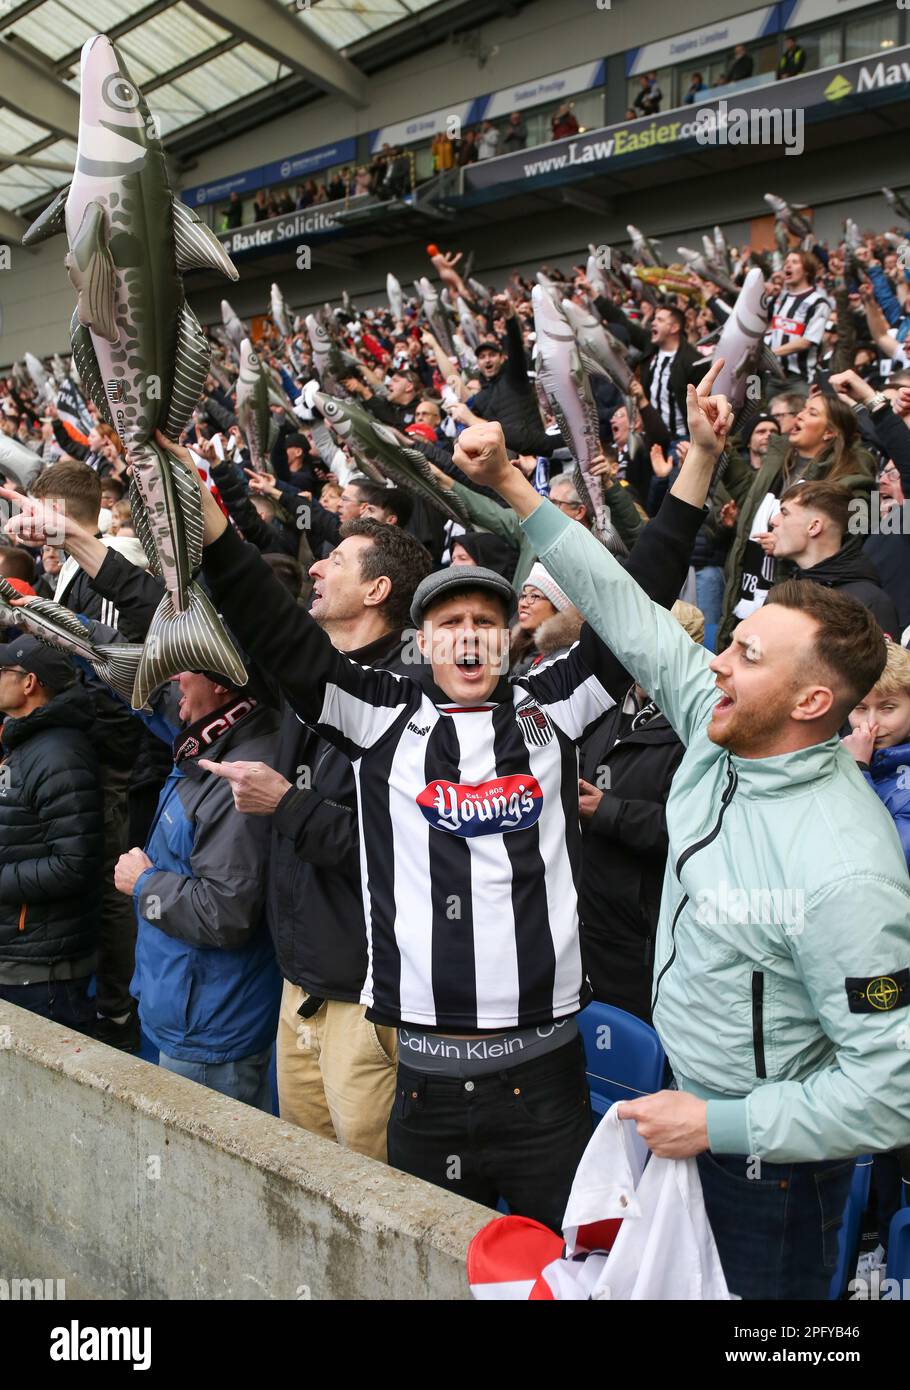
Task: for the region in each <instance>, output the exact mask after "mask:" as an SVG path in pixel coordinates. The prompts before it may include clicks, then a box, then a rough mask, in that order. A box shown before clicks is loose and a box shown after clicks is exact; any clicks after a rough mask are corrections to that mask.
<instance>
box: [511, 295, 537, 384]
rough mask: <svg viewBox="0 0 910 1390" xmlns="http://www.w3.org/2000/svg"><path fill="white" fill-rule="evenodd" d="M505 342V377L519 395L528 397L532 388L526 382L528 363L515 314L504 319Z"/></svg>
mask: <svg viewBox="0 0 910 1390" xmlns="http://www.w3.org/2000/svg"><path fill="white" fill-rule="evenodd" d="M506 341H507V343H508V357H507V359H506V377H507V379H508V381H509V384H510V385H511V386H512V387H513V388H514V389H515V390H516V391H518V392H520V394H521V395H523V396H530V395H531V394H532V393H533V389H534V388H533V387H532V386H531V383H530V381H529V380H528V361H527V358H526V357H525V345H524V343H523V341H522V337H521V324H520V322H519V318H518V315H517V314H512V317H511V318H508V319H506Z"/></svg>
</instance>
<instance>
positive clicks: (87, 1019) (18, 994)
mask: <svg viewBox="0 0 910 1390" xmlns="http://www.w3.org/2000/svg"><path fill="white" fill-rule="evenodd" d="M90 978H91V977H90V976H87V977H86V978H85V979H84V980H38V981H36V982H35V983H34V984H30V985H4V984H0V999H5V1000H6V1002H7V1004H17V1005H18V1006H19V1008H20V1009H28V1010H29V1012H30V1013H33V1014H40V1015H41V1017H42V1018H50V1019H53V1021H54V1023H61V1024H63V1026H64V1028H75V1029H77V1031H78V1032H80V1033H91V1031H92V1024H93V1023H94V1019H95V1007H94V1002H93V1001H92V1000H91V999H89V997H88V986H89V980H90Z"/></svg>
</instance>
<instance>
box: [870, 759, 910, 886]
mask: <svg viewBox="0 0 910 1390" xmlns="http://www.w3.org/2000/svg"><path fill="white" fill-rule="evenodd" d="M864 775H865V778H866V781H867V782H868V783H869V785H870V786H871V787H872V788H873V790H874V791H875V792H876V793H877V794H878V795H879V796H880V797H881V799H882V801H883V802H884V803H885V806H886V807H887V810H888V815H889V816H890V817H891V819H892V820H893V821H894V824H895V826H896V828H897V833H898V835H899V836H900V839H901V845H902V846H903V850H904V856H905V858H906V860H907V866H908V868H910V743H898V744H896V745H895V746H894V747H893V748H880V749H879V751H878V752H877V753H873V754H872V766H871V767H870V768H869V770H868V771H865V769H864Z"/></svg>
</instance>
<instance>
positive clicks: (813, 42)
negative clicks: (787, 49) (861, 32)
mask: <svg viewBox="0 0 910 1390" xmlns="http://www.w3.org/2000/svg"><path fill="white" fill-rule="evenodd" d="M796 37H797V39H798V41H799V47H800V48H801V49H802V50H803V51H804V53H805V55H806V66H805V68H804V69H803V71H804V72H813V71H816V70H817V69H818V68H831V67H834V65H835V63H840V62H842V61H843V59H842V58H841V49H842V38H843V28H842V26H841V25H840V24H835V25H833V26H832V27H831V28H829V29H816V30H814V31H813V30H811V29H809V30H807V31H806V33H803V32H802V31H800V32H799V33H798V34H797V35H796ZM780 51H781V53H783V51H784V35H783V34H782V35H781V45H780Z"/></svg>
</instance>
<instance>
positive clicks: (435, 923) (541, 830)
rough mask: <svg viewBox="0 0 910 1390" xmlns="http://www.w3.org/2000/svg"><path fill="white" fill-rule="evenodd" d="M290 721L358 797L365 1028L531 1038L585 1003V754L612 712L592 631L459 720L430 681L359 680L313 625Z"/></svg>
mask: <svg viewBox="0 0 910 1390" xmlns="http://www.w3.org/2000/svg"><path fill="white" fill-rule="evenodd" d="M307 646H308V648H309V650H308V651H307V652H306V653H299V652H298V653H295V657H296V658H297V659H299V658H300V657H301V656H303V657H305V659H306V660H307V661H308V662H309V663H310V665H311V669H312V671H313V680H314V684H313V692H314V693H313V699H312V702H311V701H310V700H306V701H304V702H301V701H300V700H297V701H295V702H294V703H295V708H296V709H297V713H298V716H299V717H300V718H301V719H303V720H304V721H305V722H307V723H309V724H310V725H311V727H312V728H313V729H314V730H315V731H316V732H317V733H319V734H320V735H321V736H322V737H324V738H326V739H328V740H329V741H330V742H332V743H334V744H336V746H338V747H339V748H341V749H342V750H343V751H344V752H345V753H346V754H347V755H348V756H349V757H350V759H351V762H352V764H353V768H354V774H355V778H356V783H357V799H358V813H359V823H360V832H361V834H360V861H361V880H362V887H363V897H364V916H365V920H366V925H367V956H368V967H367V975H366V980H365V982H364V987H363V993H362V996H361V998H362V1002H363V1003H365V1004H366V1005H367V1006H368V1007H369V1009H370V1011H371V1016H372V1017H374V1018H377V1019H379V1020H382V1021H385V1022H396V1023H397V1022H402V1023H408V1024H414V1025H418V1026H422V1027H426V1028H439V1029H444V1030H446V1029H448V1030H453V1031H462V1032H463V1031H473V1030H497V1029H503V1028H509V1027H524V1026H532V1025H534V1024H538V1023H548V1022H550V1021H551V1020H553V1019H556V1018H561V1017H566V1016H568V1015H570V1014H573V1013H575V1012H576V1011H577V1010H578V1009H579V1008H580V1007H581V1006H582V1005H583V1004H584V1003H585V1002H587V1000H586V998H585V997H584V995H583V990H584V971H583V968H582V963H581V954H580V950H579V940H578V911H577V885H578V882H579V870H580V848H581V837H580V829H579V820H578V758H577V753H576V748H575V744H576V742H578V741H579V740H580V739H582V738H583V737H584V735H585V733H586V731H587V730H588V729H589V728H590V726H591V725H592V724H593V723H594V722H595V721H596V720H597V719H599V718H600V716H601V715H602V714H603V713H604V711H605V710H607V709H609V708H610V707H611V706H612V705H613V703H614V701H613V699H612V697H611V696H610V695H609V693H608V692H607V690H606V689H605V688H604V686H603V685H602V684H601V683H600V681H599V679H598V678H597V676H596V675H595V674H594V670H595V669H596V667H597V665H598V654H599V652H600V650H601V647H600V642H599V640H598V638H597V637H596V636H595V634H594V633H593V632H591V630H590V629H589V628H587V627H586V628H585V629H584V630H583V635H582V638H581V640H580V641H579V642H578V643H577V644H576V645H575V646H574V647H573V648H572V649H571V650H570V651H569V652H568V653H567V654H566V655H565V656H563V657H561V658H559V659H558V660H556V661H554V662H553V663H552V664H551V665H550V666H547V667H546V668H544V669H543V670H540V671H536V672H534V673H532V674H530V673H529V674H528V675H526V676H523V677H521V678H519V679H518V680H516V681H514V682H510V681H508V680H506V679H503V680H501V681H500V682H499V684H498V686H497V688H496V690H495V691H494V692H493V695H492V696H491V698H490V699H489V700H488V701H485V702H483V703H482V704H479V705H478V706H476V707H468V708H466V707H461V706H456V705H452V704H451V703H450V702H449V701H448V699H447V697H446V696H445V695H444V693H443V692H442V691H441V690H439V689H438V687H436V686H435V685H434V684H433V682H432V677H431V673H430V670H429V668H428V667H416V666H415V675H414V678H404V677H400V676H395V675H392V674H391V673H389V672H386V671H381V670H376V669H373V668H370V667H363V666H358V665H356V664H355V663H354V662H352V661H350V660H349V659H348V658H346V657H344V656H342V655H341V654H340V653H338V652H336V651H335V650H334V648H333V647H332V646H331V643H330V642H328V640H327V639H326V638H325V637H324V634H322V633H321V632H320V630H319V629H318V628H317V627H316V624H315V623H314V624H312V627H311V628H310V630H309V633H308V636H307Z"/></svg>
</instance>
